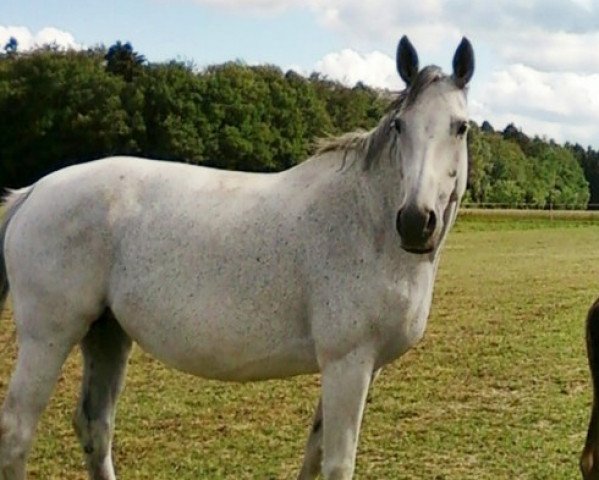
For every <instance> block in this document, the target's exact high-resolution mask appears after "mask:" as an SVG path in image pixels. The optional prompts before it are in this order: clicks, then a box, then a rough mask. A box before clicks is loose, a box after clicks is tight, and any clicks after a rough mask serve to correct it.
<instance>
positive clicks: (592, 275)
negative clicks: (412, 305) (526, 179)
mask: <svg viewBox="0 0 599 480" xmlns="http://www.w3.org/2000/svg"><path fill="white" fill-rule="evenodd" d="M597 296H599V217H597V216H588V215H584V216H582V215H581V216H579V215H573V214H566V215H560V214H557V213H552V214H551V215H549V214H543V213H542V214H535V215H526V214H516V215H515V214H513V213H512V214H509V215H506V214H502V213H497V212H495V213H492V214H488V213H485V214H481V213H480V212H465V214H464V215H463V216H462V217H461V218H460V220H459V222H458V224H457V226H456V229H455V230H454V232H452V234H451V236H450V240H449V242H448V245H447V248H446V251H445V253H444V256H443V260H442V264H441V268H440V271H439V278H438V283H437V286H436V293H435V300H434V304H433V310H432V314H431V318H430V323H429V328H428V330H427V334H426V337H425V339H424V340H423V341H422V342H421V344H420V345H419V346H418V347H417V348H415V349H414V350H412V351H411V352H410V353H408V354H407V355H406V356H405V357H404V358H402V359H401V360H400V361H398V362H397V363H396V364H394V365H392V366H390V367H388V368H387V369H386V370H385V371H384V372H383V374H382V375H381V376H380V377H379V379H378V380H377V382H376V384H375V386H374V388H373V390H372V392H371V395H370V398H369V402H368V407H367V412H366V416H365V422H364V426H363V430H362V437H361V442H360V448H359V454H358V466H357V478H359V479H393V480H395V479H397V480H402V479H403V480H408V479H414V480H419V479H426V480H429V479H433V480H464V479H472V480H484V479H489V480H491V479H492V480H499V479H506V480H507V479H510V480H512V479H551V480H560V479H564V480H566V479H567V480H571V479H575V478H577V477H578V466H577V461H578V454H579V452H580V450H581V448H582V443H583V439H584V435H585V433H586V426H587V420H588V409H589V405H590V401H591V397H590V388H589V378H588V371H587V364H586V356H585V351H584V320H585V314H586V310H587V308H588V307H589V306H590V304H591V303H592V301H593V300H594V298H595V297H597ZM0 330H1V334H0V350H1V351H2V354H1V355H0V357H1V358H0V382H1V386H2V389H3V390H4V388H5V387H6V383H7V380H8V376H9V371H10V369H11V367H12V364H13V360H14V356H15V348H14V339H13V337H12V334H13V327H12V323H11V321H10V312H8V311H6V312H4V314H3V316H2V323H1V329H0ZM80 375H81V374H80V356H79V353H78V352H77V351H75V352H74V353H73V354H72V356H71V358H70V359H69V361H68V363H67V365H66V366H65V369H64V374H63V376H62V378H61V380H60V382H59V384H58V387H57V391H56V394H55V395H54V397H53V399H52V403H51V405H50V407H49V409H48V410H47V412H46V413H45V415H44V417H43V419H42V422H41V424H40V428H39V433H38V437H37V440H36V443H35V448H34V450H33V452H32V457H31V461H30V466H29V472H30V478H32V479H64V480H74V479H85V478H86V477H85V474H84V470H83V465H82V455H81V453H80V451H79V447H78V445H77V441H76V439H75V435H74V433H73V431H72V429H71V425H70V418H71V414H72V411H73V408H74V405H75V399H76V396H77V390H78V384H79V380H80ZM318 384H319V380H318V378H317V377H302V378H297V379H293V380H288V381H274V382H265V383H258V384H247V385H231V384H223V383H218V382H209V381H205V380H201V379H196V378H193V377H190V376H186V375H182V374H179V373H177V372H174V371H171V370H168V369H166V368H164V367H162V366H161V365H160V364H159V363H157V362H155V361H153V360H152V359H150V358H148V357H147V356H145V355H144V354H143V353H142V352H140V351H139V349H137V350H136V351H135V353H134V355H133V358H132V360H131V365H130V369H129V376H128V384H127V388H126V390H125V393H124V395H123V397H122V401H121V404H120V408H119V414H118V424H117V434H116V438H115V449H114V450H115V451H114V457H115V460H116V463H117V466H118V473H119V474H120V478H121V479H125V480H126V479H172V478H177V479H181V480H183V479H189V480H191V479H194V480H196V479H292V478H294V477H295V475H296V473H297V469H298V467H299V465H300V463H301V458H302V453H303V444H304V440H305V436H306V433H307V431H308V428H309V424H310V420H311V416H312V409H313V407H314V403H315V402H316V399H317V394H318ZM3 390H2V391H3Z"/></svg>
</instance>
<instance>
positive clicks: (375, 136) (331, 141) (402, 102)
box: [315, 65, 447, 170]
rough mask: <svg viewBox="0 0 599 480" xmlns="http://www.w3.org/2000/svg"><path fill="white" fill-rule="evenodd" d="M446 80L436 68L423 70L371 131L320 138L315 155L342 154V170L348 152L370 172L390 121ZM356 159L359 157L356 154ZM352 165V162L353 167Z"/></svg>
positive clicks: (383, 141)
mask: <svg viewBox="0 0 599 480" xmlns="http://www.w3.org/2000/svg"><path fill="white" fill-rule="evenodd" d="M443 78H447V75H445V74H444V73H443V72H442V71H441V69H440V68H439V67H437V66H435V65H430V66H428V67H425V68H423V69H422V70H421V71H420V72H419V73H418V75H417V76H416V78H415V79H414V81H413V82H412V84H411V85H410V87H408V88H406V89H405V90H402V91H401V92H399V93H398V94H397V95H396V97H395V98H394V99H393V100H392V101H391V103H390V104H389V107H388V108H387V113H386V114H385V115H384V116H383V118H382V119H381V120H380V122H379V123H378V125H377V126H376V127H374V128H373V129H372V130H370V131H366V130H356V131H354V132H349V133H344V134H342V135H339V136H336V137H326V138H320V139H318V140H317V141H316V153H315V155H316V156H319V155H323V154H325V153H330V152H341V153H342V154H343V165H342V167H345V164H346V161H347V157H348V155H349V154H350V153H356V154H360V153H362V154H363V155H362V156H363V158H364V164H363V168H364V170H369V169H370V168H371V167H372V165H373V164H374V163H375V162H376V160H377V159H378V158H379V156H380V155H379V153H380V152H381V150H382V148H383V147H384V146H385V145H386V142H387V140H388V139H389V135H388V133H389V128H390V122H391V120H392V119H393V117H395V116H396V115H397V114H398V113H399V112H401V111H402V110H403V109H406V108H409V107H410V106H412V105H413V104H414V103H415V102H416V100H417V99H418V98H419V97H420V95H421V94H422V92H424V91H425V90H426V89H427V88H428V87H429V86H430V85H431V84H433V83H435V82H438V81H439V80H441V79H443ZM356 156H358V155H356ZM353 163H354V162H352V164H353Z"/></svg>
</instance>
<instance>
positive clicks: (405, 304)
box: [378, 272, 433, 364]
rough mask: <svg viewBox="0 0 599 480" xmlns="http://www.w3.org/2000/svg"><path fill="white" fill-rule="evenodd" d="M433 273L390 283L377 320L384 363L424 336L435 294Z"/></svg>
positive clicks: (393, 358) (396, 356)
mask: <svg viewBox="0 0 599 480" xmlns="http://www.w3.org/2000/svg"><path fill="white" fill-rule="evenodd" d="M432 277H433V274H432V272H430V273H425V274H423V275H421V276H419V277H418V278H416V280H415V281H414V280H412V281H407V280H405V281H399V282H396V283H393V284H391V285H389V286H388V288H387V292H386V295H385V300H384V305H383V309H382V313H381V315H380V317H379V319H378V322H379V325H378V330H379V332H380V336H379V338H380V342H381V344H380V352H381V355H380V357H381V363H382V364H384V363H388V362H390V361H392V360H395V359H396V358H398V357H399V356H401V355H402V354H403V353H405V352H406V351H407V350H409V349H410V348H412V347H413V346H414V345H416V344H417V343H418V342H419V341H420V340H421V339H422V337H423V335H424V332H425V329H426V325H427V322H428V316H429V312H430V307H431V302H432V295H433V278H432Z"/></svg>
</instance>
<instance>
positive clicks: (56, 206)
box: [0, 37, 474, 480]
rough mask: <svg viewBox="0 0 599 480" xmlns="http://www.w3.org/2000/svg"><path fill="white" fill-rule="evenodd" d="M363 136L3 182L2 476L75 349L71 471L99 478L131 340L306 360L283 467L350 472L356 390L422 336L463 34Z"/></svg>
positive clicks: (22, 457)
mask: <svg viewBox="0 0 599 480" xmlns="http://www.w3.org/2000/svg"><path fill="white" fill-rule="evenodd" d="M397 66H398V71H399V74H400V76H401V77H402V78H403V80H404V81H405V82H406V84H407V89H406V91H404V92H403V93H402V94H401V95H400V98H399V99H398V101H397V102H396V103H395V104H394V106H393V109H392V111H390V113H388V114H387V115H386V116H384V117H383V119H382V120H381V122H380V123H379V125H378V126H377V127H376V128H375V129H374V130H372V131H371V132H368V133H354V134H349V135H345V136H343V137H341V138H339V139H336V140H332V141H329V142H328V143H326V144H324V145H323V146H322V147H321V148H320V150H319V151H318V152H317V153H316V155H315V156H314V157H313V158H311V159H309V160H308V161H306V162H304V163H302V164H300V165H298V166H296V167H294V168H292V169H290V170H287V171H284V172H281V173H275V174H250V173H241V172H230V171H222V170H214V169H209V168H202V167H197V166H190V165H184V164H176V163H169V162H160V161H149V160H143V159H136V158H127V157H116V158H107V159H103V160H99V161H95V162H91V163H87V164H82V165H77V166H73V167H69V168H65V169H63V170H60V171H57V172H55V173H52V174H51V175H48V176H46V177H44V178H42V179H41V180H39V181H38V182H37V183H35V184H34V185H32V186H30V187H28V188H25V189H22V190H18V191H14V192H12V193H11V194H10V195H9V196H8V198H7V200H6V208H7V210H6V215H5V219H4V223H3V225H2V227H1V230H0V239H1V242H0V247H2V248H0V252H1V253H2V255H0V294H1V296H0V298H1V299H2V301H3V300H4V299H5V298H6V295H7V293H8V286H9V284H10V289H11V292H12V296H13V309H14V320H15V322H16V327H17V334H18V346H19V352H18V358H17V362H16V369H15V371H14V373H13V376H12V378H11V381H10V385H9V388H8V392H7V394H6V399H5V401H4V405H3V408H2V412H1V417H0V479H2V480H21V479H23V478H25V461H26V457H27V454H28V452H29V450H30V446H31V444H32V439H33V436H34V431H35V428H36V425H37V423H38V419H39V416H40V414H41V413H42V411H43V410H44V408H45V407H46V404H47V402H48V399H49V397H50V394H51V391H52V390H53V387H54V384H55V382H56V380H57V377H58V375H59V372H60V370H61V366H62V364H63V362H64V361H65V359H66V357H67V355H68V354H69V352H70V351H71V349H72V348H73V347H74V346H75V345H76V344H80V345H81V349H82V352H83V358H84V375H83V385H82V389H81V398H80V401H79V405H78V408H77V411H76V414H75V418H74V425H75V430H76V432H77V435H78V438H79V440H80V442H81V445H82V447H83V450H84V452H85V459H86V465H87V469H88V472H89V477H90V478H91V479H95V480H114V479H115V474H114V469H113V465H112V459H111V442H112V434H113V430H114V419H115V406H116V402H117V397H118V395H119V392H120V391H121V389H122V387H123V381H124V375H125V369H126V364H127V359H128V356H129V353H130V351H131V345H132V342H133V341H135V342H137V343H138V344H139V345H140V346H141V348H142V349H144V350H145V351H146V352H149V353H150V354H151V355H153V356H155V357H156V358H158V359H160V360H162V361H163V362H164V363H166V364H167V365H170V366H172V367H174V368H177V369H179V370H183V371H185V372H189V373H191V374H193V375H198V376H201V377H206V378H214V379H220V380H227V381H239V382H245V381H250V380H261V379H269V378H282V377H289V376H292V375H298V374H308V373H316V372H320V373H321V374H322V394H321V399H320V402H319V404H318V408H317V410H316V414H315V419H314V423H313V427H312V429H311V432H310V435H309V438H308V442H307V447H306V453H305V458H304V463H303V466H302V469H301V472H300V474H299V478H300V479H304V480H306V479H313V478H316V476H318V474H319V473H321V472H322V475H323V476H324V478H325V479H327V480H334V479H335V480H339V479H343V480H346V479H351V478H352V476H353V472H354V465H355V457H356V449H357V443H358V434H359V429H360V424H361V420H362V413H363V410H364V403H365V399H366V394H367V391H368V388H369V385H370V382H371V379H372V377H373V374H374V372H377V371H378V369H380V368H381V367H382V366H384V365H386V364H387V363H389V362H391V361H393V360H395V359H396V358H398V357H399V356H400V355H402V354H403V353H404V352H405V351H406V350H408V349H409V348H410V347H412V346H413V345H414V344H415V343H416V342H418V341H419V340H420V338H421V337H422V335H423V333H424V330H425V326H426V322H427V317H428V314H429V308H430V305H431V299H432V292H433V282H434V279H435V274H436V270H437V265H438V262H439V253H440V251H441V247H442V245H443V243H444V240H445V238H446V235H447V233H448V231H449V229H450V228H451V226H452V224H453V222H454V219H455V217H456V213H457V208H458V204H459V201H460V198H461V196H462V194H463V193H464V190H465V188H466V175H467V153H466V132H467V129H468V114H467V102H466V85H467V83H468V82H469V80H470V78H471V76H472V73H473V69H474V54H473V51H472V47H471V45H470V43H469V42H468V40H466V39H463V40H462V43H461V44H460V46H459V47H458V49H457V50H456V53H455V56H454V59H453V74H452V75H451V76H447V75H444V74H443V73H442V72H441V70H440V69H439V68H438V67H434V66H429V67H426V68H425V69H423V70H421V71H420V70H419V68H418V57H417V55H416V51H415V50H414V48H413V47H412V45H411V44H410V42H409V41H408V39H407V38H406V37H403V38H402V39H401V41H400V43H399V46H398V50H397Z"/></svg>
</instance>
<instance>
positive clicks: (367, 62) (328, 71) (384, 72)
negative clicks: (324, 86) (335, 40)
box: [316, 49, 402, 90]
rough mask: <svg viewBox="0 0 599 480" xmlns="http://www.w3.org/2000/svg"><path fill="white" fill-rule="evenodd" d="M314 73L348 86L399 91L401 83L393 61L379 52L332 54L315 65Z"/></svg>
mask: <svg viewBox="0 0 599 480" xmlns="http://www.w3.org/2000/svg"><path fill="white" fill-rule="evenodd" d="M316 71H318V72H320V73H323V74H324V75H326V76H327V77H329V78H331V79H333V80H338V81H340V82H342V83H344V84H346V85H348V86H354V85H355V84H356V83H357V82H362V83H365V84H366V85H370V86H372V87H379V88H389V89H394V90H399V89H400V88H402V82H401V80H400V79H399V76H398V74H397V70H396V68H395V61H394V60H393V59H392V58H390V57H389V56H387V55H385V54H383V53H381V52H376V51H375V52H372V53H367V54H360V53H358V52H355V51H354V50H351V49H345V50H342V51H341V52H334V53H329V54H328V55H325V57H324V58H323V59H322V60H320V61H319V62H318V63H317V64H316Z"/></svg>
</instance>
